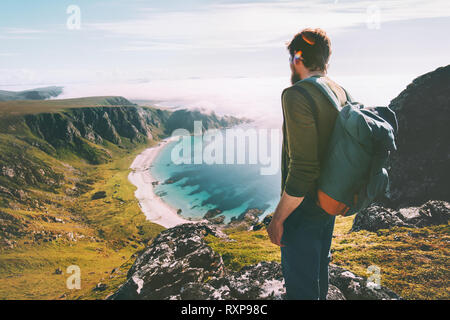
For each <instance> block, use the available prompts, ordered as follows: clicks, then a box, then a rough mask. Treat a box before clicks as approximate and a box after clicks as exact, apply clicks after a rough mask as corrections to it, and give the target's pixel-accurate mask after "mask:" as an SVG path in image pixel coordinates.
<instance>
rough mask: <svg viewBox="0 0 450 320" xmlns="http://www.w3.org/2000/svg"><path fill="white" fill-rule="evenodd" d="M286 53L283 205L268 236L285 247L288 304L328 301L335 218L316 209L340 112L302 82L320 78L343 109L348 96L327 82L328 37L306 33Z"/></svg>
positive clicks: (319, 32)
mask: <svg viewBox="0 0 450 320" xmlns="http://www.w3.org/2000/svg"><path fill="white" fill-rule="evenodd" d="M287 49H288V50H289V54H290V68H291V72H292V75H291V83H292V84H293V86H292V87H289V88H287V89H285V90H284V92H283V94H282V107H283V118H284V121H283V148H282V163H281V176H282V181H281V188H282V190H281V200H280V202H279V204H278V206H277V208H276V210H275V213H274V215H273V218H272V221H271V223H270V225H269V226H268V230H267V231H268V234H269V237H270V240H271V241H272V242H273V243H274V244H276V245H278V246H280V247H281V266H282V270H283V276H284V279H285V286H286V294H287V298H288V299H326V295H327V291H328V264H329V260H330V259H329V256H330V254H329V253H330V247H331V239H332V234H333V228H334V216H331V215H328V214H327V213H326V212H325V211H324V210H322V209H321V208H320V207H318V206H317V205H316V185H317V180H318V177H319V175H320V168H321V163H323V160H324V159H323V158H324V154H325V151H326V149H327V146H328V143H329V141H330V137H331V133H332V131H333V127H334V122H335V120H336V117H337V114H338V111H337V110H336V109H335V108H334V107H333V106H332V104H331V103H330V102H329V100H328V99H327V97H326V96H325V95H324V94H323V93H322V92H320V91H319V89H318V88H316V87H315V86H314V85H313V84H311V83H304V82H300V83H298V81H300V80H303V79H306V78H309V77H322V78H323V80H324V81H325V82H326V83H327V85H328V86H329V87H330V89H331V90H332V91H333V92H334V93H335V94H336V96H337V97H338V98H339V100H340V103H341V105H344V104H345V101H346V94H345V91H344V90H343V89H342V88H341V87H340V86H338V85H337V84H336V83H334V82H333V81H332V80H331V79H329V78H328V77H327V76H326V73H327V66H328V61H329V58H330V55H331V43H330V39H329V38H328V36H327V35H326V33H325V31H323V30H321V29H305V30H303V31H302V32H300V33H298V34H297V35H295V36H294V38H293V39H292V41H291V42H290V43H289V44H288V46H287ZM295 86H300V87H302V88H303V89H304V90H306V91H307V92H308V93H309V95H310V97H311V98H312V99H313V100H314V102H315V105H316V107H317V108H316V112H317V113H316V114H315V115H316V117H315V116H314V112H313V109H312V108H313V106H312V105H311V100H308V99H307V97H306V96H305V95H304V94H302V92H299V91H298V90H297V89H296V88H295ZM315 119H317V122H316V120H315Z"/></svg>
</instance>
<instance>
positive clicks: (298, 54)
mask: <svg viewBox="0 0 450 320" xmlns="http://www.w3.org/2000/svg"><path fill="white" fill-rule="evenodd" d="M295 60H302V61H303V58H302V52H301V51H297V52H296V53H295V54H294V56H291V55H289V63H290V64H293V63H294V61H295Z"/></svg>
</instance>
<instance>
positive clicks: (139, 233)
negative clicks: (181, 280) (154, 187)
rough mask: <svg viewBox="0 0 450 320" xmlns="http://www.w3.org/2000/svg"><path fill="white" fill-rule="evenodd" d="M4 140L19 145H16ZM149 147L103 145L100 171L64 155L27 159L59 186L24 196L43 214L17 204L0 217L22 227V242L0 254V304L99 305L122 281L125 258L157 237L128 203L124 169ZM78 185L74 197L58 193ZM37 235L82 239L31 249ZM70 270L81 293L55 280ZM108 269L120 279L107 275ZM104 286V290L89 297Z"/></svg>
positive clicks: (154, 228)
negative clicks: (74, 268)
mask: <svg viewBox="0 0 450 320" xmlns="http://www.w3.org/2000/svg"><path fill="white" fill-rule="evenodd" d="M8 139H12V141H13V142H16V143H18V140H17V138H11V136H9V137H8ZM152 143H154V142H150V143H147V144H142V145H138V146H135V147H134V148H133V149H132V148H131V146H130V148H129V149H123V148H119V147H117V146H115V145H112V144H108V145H107V146H106V147H107V148H108V151H109V152H110V153H111V159H112V161H111V162H109V163H105V164H101V165H91V164H88V163H86V162H85V161H83V160H81V159H79V158H77V157H75V156H70V154H68V156H67V157H64V158H63V159H60V160H57V159H55V158H53V157H51V156H49V155H48V154H45V153H44V152H42V151H40V150H38V149H33V150H32V151H31V153H30V154H33V155H34V156H36V157H38V158H39V159H40V160H41V161H43V162H46V163H50V162H51V164H52V168H53V169H54V170H55V171H57V172H59V173H61V174H63V175H64V183H63V185H62V186H61V187H60V188H59V192H56V193H52V192H45V191H43V190H41V189H32V188H30V190H29V194H30V197H31V198H32V199H38V200H39V201H40V202H42V203H44V204H45V206H44V207H43V208H39V207H37V208H34V209H33V208H32V209H30V208H29V207H28V206H26V205H23V206H20V205H19V204H17V207H16V208H15V209H12V208H4V209H2V210H3V211H4V212H7V213H8V214H10V215H12V216H14V217H15V218H17V219H20V221H23V222H26V223H27V226H26V231H27V235H26V236H24V237H23V238H21V239H16V241H17V243H16V247H15V248H14V249H8V248H2V249H0V299H58V298H60V297H62V298H64V299H78V298H79V297H81V296H83V297H84V298H85V299H97V298H104V297H105V296H106V295H107V294H109V293H111V292H112V291H114V289H115V288H117V286H118V285H119V284H121V283H122V282H123V281H125V276H126V270H125V269H127V268H128V267H129V266H131V264H132V262H133V259H132V258H131V257H132V255H133V254H134V253H135V252H136V251H138V250H141V249H143V248H144V247H145V245H146V243H147V242H149V241H151V240H152V239H153V238H154V237H155V236H156V235H157V234H158V233H159V232H161V231H162V230H163V229H164V228H163V227H161V226H159V225H157V224H154V223H151V222H149V221H147V220H146V218H145V216H144V215H143V214H142V212H141V210H140V208H139V205H138V202H137V200H136V198H135V197H134V191H135V187H134V186H133V185H132V184H131V183H130V182H129V181H128V174H129V172H130V170H129V166H130V164H131V162H132V161H133V159H134V158H135V157H136V155H137V154H138V153H140V152H142V151H143V150H144V149H145V148H147V147H149V146H151V145H152ZM83 181H88V182H89V184H88V187H89V189H90V190H89V191H88V192H86V193H84V194H82V195H80V196H73V197H70V196H67V195H64V194H63V193H62V192H61V191H62V190H65V189H66V188H71V187H73V186H74V185H75V184H76V183H80V182H83ZM97 191H106V195H107V196H106V198H104V199H99V200H91V196H92V194H94V193H95V192H97ZM43 215H45V216H54V217H58V218H61V219H63V220H64V222H65V223H64V224H62V223H51V222H46V221H42V220H41V217H42V216H43ZM40 231H45V232H47V233H50V234H52V235H66V234H68V233H69V232H72V233H73V234H75V235H78V236H80V237H81V238H80V239H78V240H77V241H70V240H68V239H67V237H62V238H60V239H57V240H54V241H52V242H42V241H33V238H32V233H33V232H40ZM69 265H78V266H79V267H80V268H81V281H82V287H81V290H68V289H67V288H66V279H67V277H68V276H69V275H68V274H62V275H56V274H54V271H55V269H57V268H61V269H62V270H63V272H65V270H66V268H67V267H68V266H69ZM114 268H119V271H118V272H116V273H114V274H112V275H111V271H112V270H113V269H114ZM105 281H108V282H109V286H110V287H109V290H106V291H103V292H97V291H92V289H93V288H94V286H95V285H96V284H97V283H99V282H105Z"/></svg>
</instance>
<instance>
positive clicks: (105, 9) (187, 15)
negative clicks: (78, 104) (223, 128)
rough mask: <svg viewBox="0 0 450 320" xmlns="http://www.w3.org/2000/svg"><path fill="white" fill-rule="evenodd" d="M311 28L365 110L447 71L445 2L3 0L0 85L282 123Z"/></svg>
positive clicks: (332, 71) (448, 6)
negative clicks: (297, 49)
mask: <svg viewBox="0 0 450 320" xmlns="http://www.w3.org/2000/svg"><path fill="white" fill-rule="evenodd" d="M78 12H79V15H78V14H77V13H78ZM305 27H320V28H323V29H324V30H326V31H327V33H328V35H329V36H330V38H331V42H332V51H333V53H332V56H331V60H330V67H329V76H330V77H331V78H332V79H334V80H335V81H337V82H338V83H340V84H341V85H342V86H344V87H345V88H346V89H347V90H348V91H349V92H350V93H352V95H353V97H354V98H356V100H358V101H361V102H364V103H365V104H369V105H370V104H388V103H389V101H390V100H391V99H393V98H394V97H395V96H397V95H398V94H399V93H400V92H401V90H403V89H404V88H405V87H406V85H407V84H408V83H410V82H411V81H412V80H413V79H414V78H415V77H417V76H419V75H421V74H423V73H426V72H429V71H432V70H434V69H436V68H437V67H439V66H444V65H447V64H449V57H450V54H449V53H450V41H448V30H450V1H448V0H428V1H417V0H389V1H384V0H368V1H354V0H348V1H344V0H325V1H317V0H314V1H312V0H306V1H291V0H286V1H269V0H266V1H246V0H236V1H223V0H222V1H219V0H167V1H153V0H149V1H145V0H127V1H119V0H110V1H107V0H70V1H66V0H58V1H54V0H2V1H1V2H0V44H1V45H0V90H2V89H3V90H19V89H28V88H34V87H39V86H44V85H64V86H65V93H64V95H63V97H67V98H70V97H77V96H87V95H105V94H108V95H123V96H125V97H127V98H130V99H148V100H158V101H160V103H161V105H164V104H165V105H167V106H173V105H179V106H189V107H201V108H205V109H210V110H215V111H216V112H218V113H230V114H237V115H240V114H243V115H246V116H260V115H266V116H267V115H270V116H271V117H272V116H273V117H275V118H277V117H278V118H277V119H279V116H280V109H279V108H280V103H279V101H280V94H281V91H282V89H283V88H285V87H287V86H289V79H290V70H289V63H288V53H287V50H286V43H287V42H288V41H289V40H290V39H291V38H292V37H293V35H294V34H295V33H297V32H299V31H301V30H302V29H303V28H305ZM277 121H278V120H277Z"/></svg>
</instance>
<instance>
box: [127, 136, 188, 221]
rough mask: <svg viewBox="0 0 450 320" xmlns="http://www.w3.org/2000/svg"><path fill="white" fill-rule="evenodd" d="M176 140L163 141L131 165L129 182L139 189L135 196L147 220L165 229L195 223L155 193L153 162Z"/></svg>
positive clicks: (139, 156)
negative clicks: (168, 144)
mask: <svg viewBox="0 0 450 320" xmlns="http://www.w3.org/2000/svg"><path fill="white" fill-rule="evenodd" d="M173 139H176V138H168V139H164V140H162V141H161V142H160V143H159V144H158V145H157V146H155V147H152V148H148V149H146V150H145V151H144V152H142V153H141V154H139V155H138V156H137V157H136V158H135V159H134V161H133V163H132V164H131V166H130V168H131V169H132V171H131V172H130V174H129V175H128V180H130V182H131V183H132V184H134V185H135V186H136V187H137V190H136V191H135V193H134V194H135V196H136V198H137V199H138V200H139V206H140V207H141V210H142V212H143V213H144V214H145V216H146V217H147V220H150V221H151V222H154V223H157V224H159V225H161V226H163V227H165V228H171V227H174V226H176V225H179V224H183V223H189V222H191V223H192V222H194V221H191V220H187V219H183V218H182V217H181V216H180V215H178V214H177V209H176V208H173V207H171V206H170V205H168V204H167V203H165V202H164V201H163V200H162V199H161V198H160V197H158V196H157V195H156V194H155V192H154V186H153V184H152V182H154V181H157V180H156V179H154V178H153V176H152V175H151V172H150V170H149V168H150V165H151V164H152V162H153V160H154V159H155V158H156V156H157V155H158V153H159V151H161V149H162V148H164V146H165V145H166V144H167V143H169V142H170V141H173Z"/></svg>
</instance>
